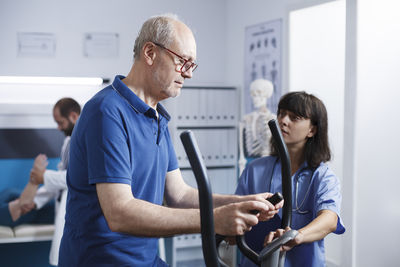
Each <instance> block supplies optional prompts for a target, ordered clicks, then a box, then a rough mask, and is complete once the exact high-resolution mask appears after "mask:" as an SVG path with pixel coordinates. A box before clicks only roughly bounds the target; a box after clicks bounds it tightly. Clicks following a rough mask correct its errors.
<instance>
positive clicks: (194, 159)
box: [180, 120, 297, 267]
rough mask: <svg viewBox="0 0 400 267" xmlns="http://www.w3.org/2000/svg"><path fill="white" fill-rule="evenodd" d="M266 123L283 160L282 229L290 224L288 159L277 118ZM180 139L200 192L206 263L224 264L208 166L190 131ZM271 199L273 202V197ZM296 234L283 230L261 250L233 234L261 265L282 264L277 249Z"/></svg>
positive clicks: (282, 256)
mask: <svg viewBox="0 0 400 267" xmlns="http://www.w3.org/2000/svg"><path fill="white" fill-rule="evenodd" d="M268 126H269V128H270V129H271V133H272V137H273V138H274V141H275V144H276V145H277V149H278V153H279V157H280V159H281V162H282V164H281V165H282V194H283V199H284V200H285V203H284V206H283V209H282V210H283V211H282V214H283V215H282V223H281V228H282V229H285V228H286V227H287V226H290V225H291V221H292V183H291V175H290V172H291V167H290V158H289V153H288V150H287V147H286V145H285V142H284V140H283V137H282V133H281V131H280V128H279V125H278V123H277V121H276V120H271V121H269V122H268ZM180 138H181V141H182V143H183V146H184V149H185V152H186V154H187V156H188V159H189V162H190V165H191V167H192V170H193V173H194V175H195V178H196V182H197V188H198V191H199V203H200V221H201V239H202V249H203V256H204V260H205V263H206V266H207V267H219V266H222V267H227V265H226V264H225V263H224V262H223V261H222V260H221V258H220V257H219V255H218V246H219V244H220V243H221V242H222V241H223V240H224V239H225V237H224V236H221V235H216V234H215V230H214V213H213V202H212V191H211V185H210V181H209V179H208V176H207V169H206V167H205V164H204V162H203V160H202V155H201V152H200V149H199V147H198V145H197V142H196V139H195V137H194V134H193V133H192V132H191V131H190V130H188V131H184V132H183V133H182V134H181V135H180ZM274 198H277V200H275V201H278V202H279V201H280V200H279V195H277V194H275V195H274ZM270 200H271V201H273V200H272V199H270ZM273 204H275V203H273ZM255 212H257V211H255ZM296 235H297V231H296V230H290V231H288V232H285V234H283V235H282V236H281V237H279V238H277V239H275V240H273V241H272V242H271V243H270V244H268V245H267V246H266V247H264V249H263V250H262V251H261V252H260V253H257V252H255V251H253V250H252V249H251V248H250V247H249V246H248V245H247V244H246V241H245V238H244V235H243V236H236V243H237V246H238V248H239V249H240V251H241V252H242V253H243V255H245V256H246V257H248V258H249V259H250V260H251V261H253V262H254V263H255V264H256V265H258V266H261V267H283V266H284V262H285V253H284V252H281V251H280V247H281V246H282V245H283V244H285V243H287V242H288V241H290V240H292V239H294V238H295V237H296Z"/></svg>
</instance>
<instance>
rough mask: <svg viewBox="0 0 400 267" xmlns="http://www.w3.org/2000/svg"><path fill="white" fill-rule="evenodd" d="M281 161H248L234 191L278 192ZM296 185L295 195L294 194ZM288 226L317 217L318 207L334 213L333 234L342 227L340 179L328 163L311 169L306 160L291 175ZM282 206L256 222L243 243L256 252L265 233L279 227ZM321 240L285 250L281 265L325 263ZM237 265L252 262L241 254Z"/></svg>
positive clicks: (241, 192)
mask: <svg viewBox="0 0 400 267" xmlns="http://www.w3.org/2000/svg"><path fill="white" fill-rule="evenodd" d="M281 177H282V176H281V162H280V161H279V160H278V158H277V157H273V156H270V157H263V158H259V159H256V160H254V161H252V162H250V163H249V164H248V166H247V167H246V168H245V170H244V171H243V173H242V175H241V177H240V180H239V184H238V186H237V188H236V194H239V195H248V194H255V193H262V192H272V193H275V192H281V193H282V180H281V179H282V178H281ZM296 188H297V196H296ZM292 191H293V192H292V201H293V203H292V208H293V211H292V226H291V228H292V229H300V228H302V227H304V226H306V225H307V224H309V223H310V222H311V221H312V220H314V219H315V218H316V217H317V214H318V212H319V211H320V210H324V209H328V210H331V211H333V212H335V213H336V214H337V215H338V223H337V226H336V230H335V231H334V233H335V234H342V233H344V231H345V228H344V226H343V224H342V222H341V219H340V204H341V200H342V197H341V193H340V182H339V179H338V178H337V177H336V176H335V174H334V173H333V172H332V171H331V170H330V169H329V167H328V165H327V164H325V163H321V164H320V165H319V166H318V167H317V168H316V169H315V170H312V169H311V168H309V167H308V166H307V164H306V163H304V164H303V166H302V167H300V169H299V170H298V171H297V172H296V173H295V174H294V175H293V176H292ZM281 218H282V210H280V211H279V213H278V214H277V215H275V217H274V218H272V219H271V220H269V221H266V222H260V223H259V224H258V225H256V226H255V227H253V228H252V230H251V231H250V232H248V233H247V234H246V236H245V238H246V242H247V244H248V245H249V246H250V247H251V248H252V249H254V250H255V251H257V252H260V251H261V250H262V248H263V242H264V238H265V236H266V235H267V234H268V233H269V232H270V231H275V230H276V229H278V228H281ZM325 265H326V264H325V248H324V240H319V241H315V242H312V243H307V244H301V245H299V246H296V247H294V248H292V249H291V250H290V251H288V252H287V253H286V261H285V267H291V266H293V267H294V266H295V267H299V266H304V267H311V266H318V267H319V266H325ZM240 266H256V265H254V264H253V263H252V262H251V261H250V260H249V259H247V258H246V257H244V256H242V260H241V263H240Z"/></svg>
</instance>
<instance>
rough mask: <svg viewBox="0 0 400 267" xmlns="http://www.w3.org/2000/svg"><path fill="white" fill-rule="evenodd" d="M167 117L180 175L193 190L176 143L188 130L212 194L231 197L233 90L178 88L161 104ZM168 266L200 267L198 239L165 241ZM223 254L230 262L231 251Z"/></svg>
mask: <svg viewBox="0 0 400 267" xmlns="http://www.w3.org/2000/svg"><path fill="white" fill-rule="evenodd" d="M163 105H164V106H165V107H166V109H167V110H168V112H169V113H170V115H171V121H170V123H169V130H170V133H171V138H172V140H173V143H174V147H175V151H176V156H177V159H178V162H179V167H180V169H181V171H182V176H183V178H184V180H185V181H186V183H188V184H189V185H191V186H193V187H197V185H196V180H195V177H194V174H193V172H192V170H191V168H190V163H189V161H188V158H187V156H186V153H185V150H184V148H183V145H182V143H181V140H180V133H182V132H183V131H185V130H191V131H192V132H193V133H194V135H195V137H196V140H197V143H198V145H199V148H200V150H201V153H202V155H203V160H204V163H205V164H206V167H207V173H208V177H209V179H210V183H211V188H212V191H213V192H214V193H220V194H233V193H234V191H235V188H236V184H237V176H238V175H237V161H238V160H237V159H238V130H237V125H238V121H239V98H238V92H237V89H236V88H235V87H196V86H189V87H184V88H182V92H181V95H180V96H179V97H177V98H175V99H168V100H166V101H164V102H163ZM167 246H169V247H170V248H169V249H168V251H169V253H168V254H170V256H169V263H170V264H171V266H173V267H183V266H204V261H203V253H202V247H201V236H200V235H199V234H195V235H183V236H175V237H173V238H171V239H170V240H169V241H168V245H167ZM225 254H227V257H228V258H230V261H233V259H234V254H235V253H234V252H233V251H229V250H226V251H225Z"/></svg>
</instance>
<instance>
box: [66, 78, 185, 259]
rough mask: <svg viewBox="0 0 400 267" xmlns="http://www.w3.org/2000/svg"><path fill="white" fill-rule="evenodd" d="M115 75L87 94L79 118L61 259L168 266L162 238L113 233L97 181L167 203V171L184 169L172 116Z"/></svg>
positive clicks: (71, 166) (141, 196)
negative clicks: (109, 82) (180, 164)
mask: <svg viewBox="0 0 400 267" xmlns="http://www.w3.org/2000/svg"><path fill="white" fill-rule="evenodd" d="M123 78H124V77H123V76H117V77H116V78H115V80H114V81H113V83H112V85H110V86H108V87H106V88H104V89H103V90H101V91H100V92H98V93H97V94H96V95H95V96H94V97H93V98H92V99H91V100H89V101H88V102H87V103H86V105H85V106H84V108H83V110H82V114H81V116H80V118H79V120H78V122H77V124H76V125H75V128H74V131H73V134H72V137H71V147H70V160H69V167H68V172H67V185H68V199H67V209H66V216H65V228H64V235H63V239H62V243H61V248H60V259H59V266H68V267H70V266H163V265H164V264H165V263H164V262H162V261H161V260H160V259H159V258H158V256H157V253H158V238H143V237H136V236H131V235H127V234H122V233H117V232H112V231H111V230H110V229H109V227H108V225H107V222H106V220H105V217H104V215H103V213H102V211H101V207H100V204H99V201H98V198H97V193H96V184H97V183H123V184H129V185H131V188H132V193H133V196H134V197H135V198H138V199H142V200H146V201H148V202H151V203H154V204H157V205H161V204H162V201H163V195H164V185H165V176H166V173H167V172H169V171H172V170H175V169H177V168H178V162H177V160H176V155H175V151H174V148H173V145H172V142H171V137H170V135H169V132H168V127H167V123H168V120H169V119H170V116H169V115H168V113H167V112H166V110H165V109H164V108H163V107H162V106H161V105H160V104H158V106H157V111H158V113H159V118H158V119H157V116H156V111H155V110H154V109H152V108H151V107H149V106H148V105H147V104H146V103H144V102H143V101H142V100H141V99H140V98H139V97H137V96H136V95H135V94H134V93H133V92H132V91H131V90H130V89H129V88H128V87H127V86H126V85H125V84H124V83H123V82H122V81H121V79H123Z"/></svg>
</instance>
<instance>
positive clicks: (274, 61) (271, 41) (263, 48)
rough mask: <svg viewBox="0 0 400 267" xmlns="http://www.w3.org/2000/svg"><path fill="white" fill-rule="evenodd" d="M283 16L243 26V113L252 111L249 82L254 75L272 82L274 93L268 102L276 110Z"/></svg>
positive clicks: (279, 88) (279, 80)
mask: <svg viewBox="0 0 400 267" xmlns="http://www.w3.org/2000/svg"><path fill="white" fill-rule="evenodd" d="M281 29H282V20H281V19H279V20H273V21H269V22H264V23H261V24H257V25H253V26H248V27H246V33H245V34H246V36H245V50H246V51H245V70H244V72H245V73H244V76H245V78H244V83H245V84H244V101H245V102H244V104H245V106H244V107H245V113H250V112H252V111H253V105H252V101H251V98H250V84H251V82H252V81H254V80H256V79H267V80H269V81H271V82H272V83H273V85H274V93H273V94H272V96H271V97H270V98H269V99H268V102H267V106H268V109H269V110H270V111H272V112H273V113H276V111H277V107H278V102H279V98H280V97H281V95H282V82H281V79H282V78H281V76H282V75H281V72H282V71H281V63H282V62H281V50H282V38H281Z"/></svg>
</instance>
